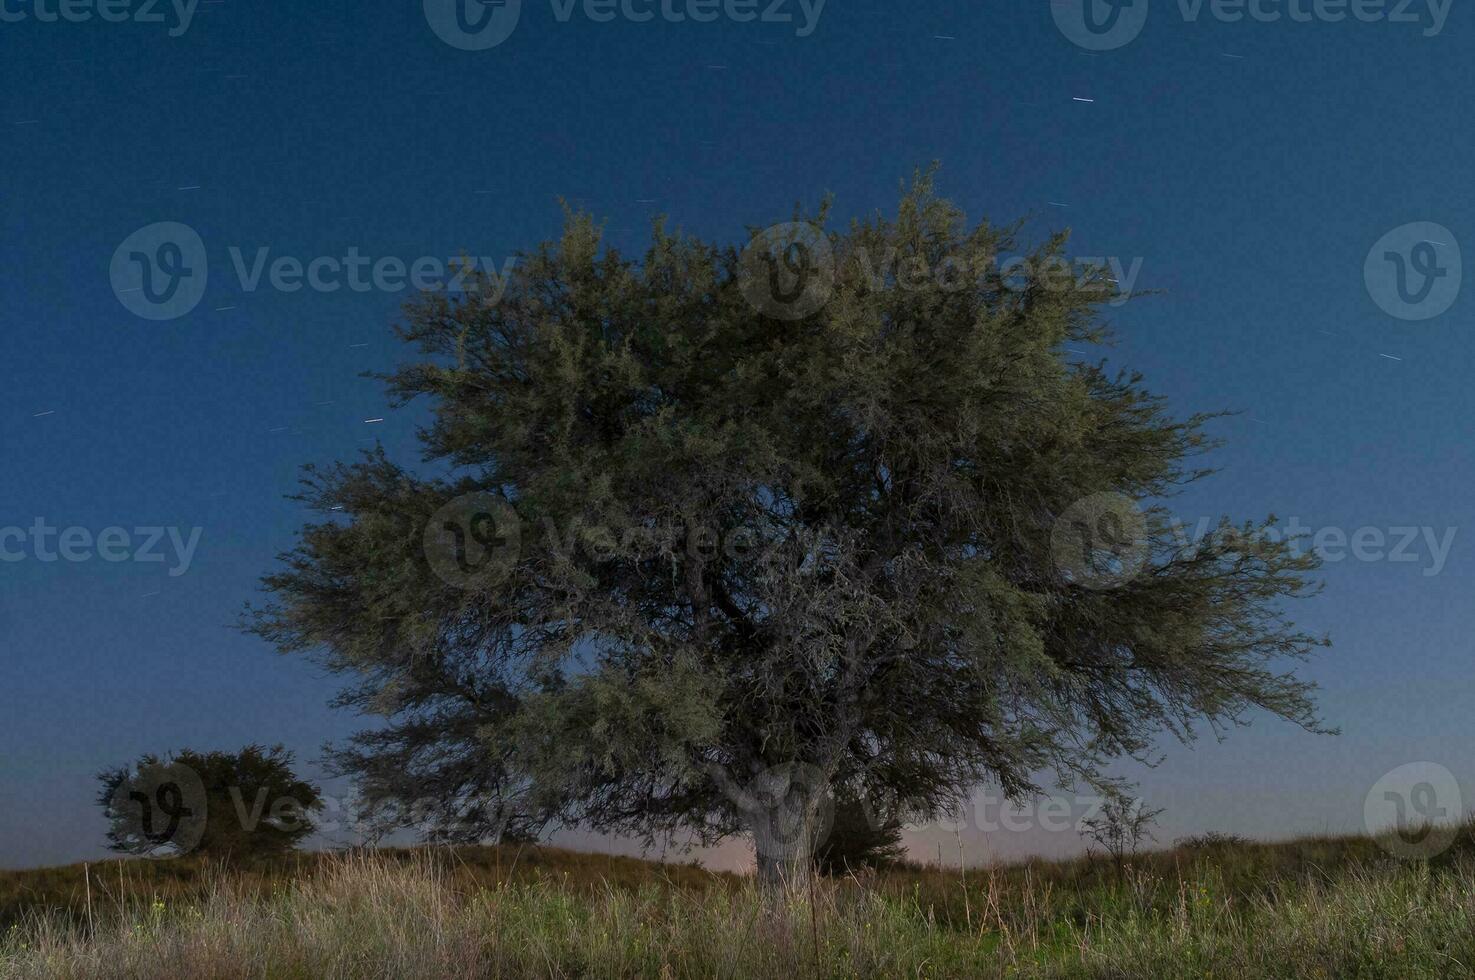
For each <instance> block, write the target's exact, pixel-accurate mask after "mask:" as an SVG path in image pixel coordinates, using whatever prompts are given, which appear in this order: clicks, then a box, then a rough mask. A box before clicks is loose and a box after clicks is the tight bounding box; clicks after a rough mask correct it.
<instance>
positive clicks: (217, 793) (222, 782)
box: [98, 745, 322, 862]
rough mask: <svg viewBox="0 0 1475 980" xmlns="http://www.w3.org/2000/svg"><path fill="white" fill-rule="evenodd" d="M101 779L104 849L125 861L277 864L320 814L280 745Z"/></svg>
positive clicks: (139, 765) (177, 756)
mask: <svg viewBox="0 0 1475 980" xmlns="http://www.w3.org/2000/svg"><path fill="white" fill-rule="evenodd" d="M98 778H99V780H100V781H101V783H102V788H101V791H100V792H99V793H98V804H99V805H100V806H102V808H103V812H104V814H105V815H106V816H107V819H108V831H107V838H108V846H109V847H110V848H111V849H112V850H115V851H121V852H123V853H126V854H139V855H156V854H164V855H183V854H192V853H193V854H201V855H204V856H207V857H209V858H212V859H217V860H228V861H234V862H240V861H249V860H252V859H256V858H267V857H276V856H279V855H281V854H283V853H285V852H287V851H290V850H292V849H293V848H295V847H296V846H297V845H298V844H300V843H301V842H302V840H303V839H304V838H306V837H307V836H309V835H310V834H311V833H312V832H313V824H312V820H311V816H312V814H313V813H314V812H316V811H317V810H319V809H321V807H322V798H321V797H320V796H319V794H318V790H317V788H316V787H314V786H312V785H310V784H308V783H306V782H303V781H302V780H300V779H298V778H297V776H296V775H294V774H293V772H292V754H291V753H290V752H288V751H286V749H284V748H283V747H282V746H280V745H278V746H274V747H272V748H270V749H268V748H265V747H263V746H260V745H248V746H247V747H246V748H244V749H242V750H241V751H240V752H195V751H193V750H191V749H185V750H183V751H180V752H176V753H174V754H173V755H171V756H169V757H167V758H164V757H160V756H157V755H152V754H148V755H144V756H142V757H141V758H139V759H138V761H137V762H135V763H133V764H132V765H127V766H119V767H117V768H115V769H108V770H105V771H104V772H102V773H101V774H100V775H99V777H98Z"/></svg>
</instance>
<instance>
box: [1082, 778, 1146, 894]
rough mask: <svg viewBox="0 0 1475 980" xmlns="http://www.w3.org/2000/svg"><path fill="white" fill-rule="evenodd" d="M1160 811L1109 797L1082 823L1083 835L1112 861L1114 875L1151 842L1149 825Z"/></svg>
mask: <svg viewBox="0 0 1475 980" xmlns="http://www.w3.org/2000/svg"><path fill="white" fill-rule="evenodd" d="M1162 812H1163V811H1162V809H1161V808H1158V809H1156V810H1154V809H1151V808H1149V807H1146V806H1144V805H1143V803H1142V801H1141V800H1139V799H1134V798H1132V797H1128V796H1122V795H1119V794H1112V795H1110V796H1109V797H1107V800H1106V802H1105V803H1103V804H1102V805H1101V809H1100V810H1098V811H1096V813H1094V814H1092V815H1091V816H1089V817H1087V818H1086V819H1085V820H1083V821H1082V822H1081V830H1082V832H1083V833H1084V834H1085V835H1086V836H1087V837H1089V838H1090V839H1091V840H1092V841H1094V842H1095V843H1096V844H1097V845H1099V846H1100V847H1101V848H1102V849H1103V850H1104V851H1106V853H1107V854H1108V855H1109V856H1110V857H1111V860H1112V864H1113V865H1114V866H1115V867H1116V869H1117V873H1118V874H1121V872H1122V871H1123V870H1124V869H1125V868H1126V864H1127V860H1128V859H1129V858H1132V857H1135V856H1136V854H1137V852H1138V851H1139V850H1141V848H1142V845H1143V844H1145V843H1146V842H1147V841H1150V840H1154V839H1155V838H1154V837H1153V836H1152V825H1153V824H1154V823H1156V822H1157V818H1158V815H1159V814H1161V813H1162Z"/></svg>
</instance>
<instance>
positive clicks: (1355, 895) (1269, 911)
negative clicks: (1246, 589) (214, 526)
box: [0, 834, 1475, 978]
mask: <svg viewBox="0 0 1475 980" xmlns="http://www.w3.org/2000/svg"><path fill="white" fill-rule="evenodd" d="M110 879H112V880H111V881H110ZM89 888H90V889H91V911H90V914H89V911H88V902H87V892H88V889H89ZM0 902H3V905H0V908H3V909H4V914H5V915H6V917H7V919H8V921H9V923H10V924H9V925H8V926H7V927H5V928H4V929H3V930H0V937H3V938H0V977H17V978H20V977H26V978H29V977H43V976H46V977H50V976H60V977H67V976H75V977H84V976H85V977H92V976H102V977H151V978H160V977H164V978H168V977H187V976H221V977H234V976H260V977H266V976H271V977H275V976H291V977H298V976H301V977H310V976H311V977H316V976H343V977H350V976H353V977H357V976H396V977H398V976H406V977H441V976H451V977H479V976H508V977H520V976H560V977H563V976H567V977H574V976H650V977H674V976H702V977H706V976H726V977H731V976H773V975H784V974H794V975H804V976H835V977H840V976H878V977H879V976H897V975H907V976H938V977H942V976H958V977H963V976H1022V977H1055V976H1090V977H1127V976H1134V977H1135V976H1144V977H1145V976H1189V975H1192V976H1231V975H1232V976H1234V977H1236V978H1243V977H1259V976H1264V977H1269V976H1306V977H1342V976H1386V977H1410V976H1414V977H1417V976H1429V977H1435V976H1451V975H1469V974H1471V973H1472V972H1475V848H1472V847H1471V846H1470V836H1469V835H1468V834H1465V835H1462V837H1461V839H1460V841H1459V842H1458V843H1457V845H1456V846H1455V847H1454V848H1452V849H1451V850H1450V851H1448V852H1446V853H1445V854H1444V855H1443V856H1442V857H1441V858H1440V859H1439V860H1437V861H1435V862H1429V863H1424V862H1419V863H1405V862H1399V861H1396V860H1394V859H1392V858H1389V857H1387V856H1386V855H1385V854H1384V853H1383V851H1382V850H1381V849H1380V848H1379V847H1378V846H1377V844H1376V842H1375V841H1372V840H1370V839H1367V838H1308V839H1302V840H1296V841H1289V842H1284V843H1277V844H1250V843H1242V842H1230V843H1227V844H1210V845H1208V846H1199V847H1181V848H1177V849H1174V850H1171V851H1163V852H1157V853H1153V854H1148V855H1143V856H1142V857H1140V858H1139V859H1137V860H1136V861H1134V862H1132V863H1131V864H1130V865H1129V866H1128V867H1125V868H1118V867H1116V866H1114V865H1112V864H1111V863H1109V862H1104V861H1099V860H1076V861H1066V862H1031V863H1026V864H1020V865H1014V866H1010V867H1006V868H998V869H992V870H971V871H967V872H963V873H960V872H958V871H957V870H943V869H938V868H908V869H903V870H899V871H896V872H893V873H888V874H885V875H880V876H872V877H863V878H858V879H848V880H845V881H838V882H825V883H822V884H821V885H820V886H819V887H817V888H816V889H814V890H813V892H812V893H811V892H805V893H803V894H798V895H794V896H791V897H790V898H789V900H788V901H786V902H785V903H783V904H782V905H780V906H778V907H775V906H773V905H771V904H767V905H766V904H765V903H764V901H763V900H762V898H761V896H759V895H757V894H756V893H755V892H754V890H753V888H752V886H751V884H750V883H749V882H747V881H746V880H744V879H742V878H739V877H736V876H733V875H725V874H715V873H711V872H707V871H704V870H702V869H699V868H696V867H693V866H690V865H657V864H651V863H647V862H642V861H638V860H635V859H631V858H618V857H608V856H605V855H593V854H579V853H574V852H569V851H562V850H556V849H551V848H529V849H525V850H523V851H522V852H521V853H520V854H519V852H518V850H517V849H515V848H463V849H457V850H455V851H442V852H427V851H416V850H398V851H378V852H373V853H370V854H357V855H350V856H323V855H304V856H301V857H299V858H296V859H294V860H293V861H292V862H290V863H286V864H281V865H277V866H274V867H263V868H257V869H253V870H250V871H246V872H241V873H232V874H229V875H227V874H222V873H220V872H219V870H218V869H212V868H208V867H204V866H201V865H199V864H193V863H190V862H142V861H136V862H122V863H119V862H111V863H109V864H107V865H93V866H92V867H91V868H90V869H89V870H88V873H87V876H86V877H84V876H83V871H82V869H81V868H80V867H72V868H59V869H50V870H46V871H33V872H18V873H13V874H9V875H6V876H4V877H3V878H0Z"/></svg>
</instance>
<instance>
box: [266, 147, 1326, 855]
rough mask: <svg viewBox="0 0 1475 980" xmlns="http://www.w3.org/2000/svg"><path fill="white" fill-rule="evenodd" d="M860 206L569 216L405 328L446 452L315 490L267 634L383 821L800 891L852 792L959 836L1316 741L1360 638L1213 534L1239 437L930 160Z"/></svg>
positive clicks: (1308, 568) (412, 367) (1063, 260)
mask: <svg viewBox="0 0 1475 980" xmlns="http://www.w3.org/2000/svg"><path fill="white" fill-rule="evenodd" d="M828 210H829V209H828V207H825V208H821V209H820V211H819V212H818V213H817V214H814V215H812V216H809V217H807V218H805V217H802V216H798V215H796V218H795V220H794V221H793V222H790V223H787V224H785V225H781V226H777V227H776V228H773V229H769V230H766V231H762V230H755V231H752V232H751V233H750V238H751V241H749V242H747V243H746V245H745V247H742V248H739V247H736V246H726V245H721V244H715V243H708V242H704V241H700V240H698V239H696V238H693V237H690V236H686V235H681V234H676V233H672V232H670V231H668V230H667V229H666V228H665V226H664V225H663V224H660V223H658V224H657V225H656V226H655V228H654V230H653V235H652V240H651V242H650V245H649V247H648V249H647V250H646V251H645V253H644V254H643V255H642V256H640V257H639V258H638V259H632V258H629V257H627V256H625V255H622V254H621V253H620V252H619V251H618V250H617V249H615V248H613V247H610V246H608V245H607V243H605V242H604V241H603V237H602V233H601V229H600V228H599V227H598V226H597V225H596V223H595V222H594V221H593V220H592V219H590V218H589V217H588V216H587V215H582V214H570V215H569V216H568V218H567V220H566V223H565V227H564V229H563V233H562V237H561V238H560V239H559V240H558V241H556V242H549V243H544V244H543V245H541V246H539V247H538V248H536V249H535V250H533V251H531V252H529V253H527V254H525V255H523V256H522V257H521V259H520V261H519V262H518V264H517V266H516V268H515V269H514V271H513V272H512V273H511V274H510V277H509V281H507V282H505V283H497V284H492V283H487V282H483V283H482V285H483V287H484V288H483V289H482V290H481V291H480V292H479V293H478V292H472V293H468V294H466V295H461V296H453V295H448V294H445V293H431V294H425V295H423V296H421V297H420V298H418V299H417V300H416V301H414V302H413V303H412V304H410V305H409V306H408V307H407V309H406V319H405V322H404V323H403V324H402V326H401V327H400V332H401V335H402V337H403V339H404V340H405V341H406V342H407V343H408V344H409V345H411V346H412V347H413V348H414V349H415V351H416V352H417V356H416V357H415V358H414V359H413V360H411V361H410V362H409V363H406V364H405V365H403V366H401V367H400V368H399V369H398V370H396V371H395V372H394V373H393V374H391V375H389V376H387V378H386V382H387V385H388V388H389V390H390V392H391V393H392V395H393V396H394V398H395V399H396V401H397V403H398V404H401V405H403V404H408V403H412V402H417V401H419V402H421V403H423V404H424V405H425V406H426V407H427V408H428V410H429V413H430V416H429V417H430V422H429V424H428V425H427V426H426V427H425V428H424V429H423V431H422V432H421V435H420V438H421V440H422V442H423V448H424V461H423V462H424V463H425V464H426V465H425V466H423V467H421V468H419V469H416V468H413V467H411V466H407V465H405V464H403V463H401V462H398V461H395V460H391V459H390V458H389V457H388V456H387V455H386V454H385V453H384V452H383V451H382V449H381V450H375V451H373V452H370V453H368V454H367V455H366V456H365V457H364V458H362V459H361V460H359V461H356V462H352V463H339V464H334V465H330V466H326V467H321V468H313V467H309V469H308V472H307V475H306V478H305V489H304V492H303V494H302V499H303V500H304V501H305V502H306V503H307V504H309V505H310V506H312V507H314V508H316V509H317V510H318V511H320V512H321V514H322V517H321V518H320V519H319V520H317V521H315V522H314V523H311V524H309V525H307V526H306V527H305V528H304V529H303V530H302V533H301V542H300V546H299V547H298V548H297V549H296V550H294V551H293V552H291V553H289V554H287V555H285V556H283V558H284V565H283V567H282V568H281V569H280V570H278V571H276V572H274V573H272V574H270V575H268V576H267V577H266V578H265V580H264V582H265V586H266V589H267V590H268V592H269V593H270V596H271V599H270V603H269V605H267V606H266V607H265V608H262V609H259V610H256V611H255V618H254V620H253V628H254V629H255V630H256V631H258V632H259V633H260V634H261V635H263V636H265V637H266V638H268V639H270V640H271V641H273V642H274V643H275V644H276V645H278V646H279V647H280V649H282V650H283V651H286V652H297V653H306V654H311V655H314V656H318V657H320V658H321V659H322V662H324V663H325V664H326V665H327V666H328V667H329V668H331V669H332V670H335V671H338V672H341V673H342V674H343V675H344V676H345V677H346V678H348V679H350V681H351V685H350V686H349V687H348V689H347V690H346V691H345V693H344V695H343V697H342V702H341V703H342V704H344V705H346V706H350V707H352V708H356V709H359V710H361V711H363V712H365V713H367V714H369V715H372V716H376V717H377V718H378V719H379V721H378V722H377V723H376V725H374V726H373V727H371V728H369V729H368V730H366V731H365V732H364V733H362V734H361V735H360V736H359V737H358V738H357V739H356V740H355V741H354V742H352V743H351V744H348V745H345V746H342V747H340V749H339V751H338V754H337V756H336V759H337V762H338V764H339V766H340V768H341V769H342V770H343V771H345V772H348V773H350V774H354V775H357V776H359V777H360V780H361V788H362V789H363V790H364V791H365V792H366V793H367V794H368V795H369V796H370V797H371V798H372V799H376V800H377V801H378V802H380V803H381V804H383V805H384V807H385V808H386V810H385V812H386V813H387V814H388V817H387V818H388V819H398V820H402V821H407V820H408V819H409V814H410V811H411V810H412V809H418V812H419V819H421V820H422V821H424V820H428V821H429V824H430V826H431V828H432V829H434V828H452V831H451V833H453V834H461V835H463V836H464V835H469V836H477V835H483V836H485V835H494V834H496V833H499V832H501V831H503V830H505V829H508V828H521V829H524V830H526V829H527V828H530V827H531V828H537V827H541V826H543V825H544V824H545V823H547V822H548V821H562V822H567V823H575V824H581V825H585V826H589V827H592V828H597V829H601V830H607V831H616V832H624V833H635V834H646V835H654V834H660V833H664V832H668V831H681V830H686V831H691V832H694V833H695V834H696V835H697V837H698V838H699V839H702V840H711V839H716V838H720V837H723V836H726V835H729V834H733V833H736V832H743V831H746V832H749V833H752V834H753V835H754V838H755V842H756V847H757V852H758V861H759V870H760V873H761V874H762V876H763V877H764V878H765V879H766V880H774V879H777V878H778V877H780V876H783V875H786V874H802V873H803V871H802V869H803V868H806V867H808V865H809V862H810V857H811V854H812V852H813V849H814V847H815V844H816V842H817V841H816V838H817V837H818V836H819V834H820V833H821V831H820V829H819V828H820V827H821V825H822V824H823V822H824V821H823V820H822V819H821V815H820V811H821V809H822V808H823V805H824V801H825V800H827V799H829V798H831V795H832V794H833V793H834V792H835V791H836V790H837V789H843V790H844V792H845V793H846V794H847V795H850V796H853V797H863V798H866V799H869V800H892V801H895V802H896V806H898V807H902V808H904V809H905V811H906V812H907V813H909V814H912V815H914V816H916V817H918V818H923V817H927V816H930V815H935V814H937V813H939V812H941V811H943V810H945V809H947V808H949V807H950V806H952V805H954V804H956V803H957V801H959V799H960V798H961V797H962V796H963V795H964V794H966V793H967V792H968V791H969V790H970V789H972V788H973V787H976V786H978V785H981V784H991V785H994V786H997V787H1000V788H1002V790H1003V791H1004V792H1005V793H1007V794H1010V795H1012V796H1016V797H1017V796H1022V795H1026V794H1029V793H1030V792H1032V791H1033V790H1034V789H1035V787H1036V785H1037V783H1038V782H1039V781H1040V780H1041V779H1045V778H1054V779H1057V780H1060V781H1074V780H1079V779H1086V780H1094V779H1098V778H1100V774H1101V767H1102V765H1104V764H1105V763H1107V762H1109V761H1110V760H1112V759H1115V758H1118V757H1121V756H1124V755H1139V754H1141V753H1144V752H1146V751H1147V750H1148V749H1149V748H1150V747H1151V746H1152V745H1153V744H1154V741H1155V740H1156V739H1157V738H1159V737H1161V736H1163V735H1165V734H1167V735H1172V736H1178V737H1181V738H1184V739H1189V738H1192V737H1194V734H1195V732H1196V730H1197V729H1198V728H1199V727H1200V726H1205V725H1206V726H1209V727H1210V728H1213V729H1216V730H1217V729H1219V728H1221V727H1222V726H1225V725H1227V724H1232V723H1235V722H1238V721H1240V720H1242V719H1243V718H1244V717H1245V715H1246V713H1247V712H1250V711H1252V710H1257V709H1258V710H1263V711H1266V712H1269V713H1271V714H1273V715H1279V716H1281V717H1283V718H1287V719H1290V720H1291V721H1293V722H1296V723H1298V724H1301V725H1304V726H1307V727H1311V728H1315V727H1316V724H1317V722H1316V718H1315V715H1314V706H1313V703H1312V700H1311V693H1312V692H1311V689H1310V687H1309V685H1308V684H1306V683H1305V682H1303V681H1302V680H1301V679H1299V678H1298V677H1296V676H1295V674H1294V673H1293V671H1292V669H1291V667H1289V666H1287V664H1292V665H1293V662H1294V661H1295V660H1296V659H1298V658H1302V657H1304V656H1305V655H1307V654H1308V653H1309V652H1311V650H1312V649H1313V648H1314V647H1315V646H1317V645H1319V644H1320V643H1322V642H1324V641H1321V640H1319V639H1317V638H1315V637H1312V636H1309V635H1307V634H1305V633H1303V632H1301V631H1299V630H1298V629H1297V628H1296V627H1295V626H1294V624H1293V623H1291V622H1290V621H1289V620H1288V619H1287V618H1286V617H1285V615H1284V612H1283V608H1282V607H1283V604H1284V602H1283V601H1284V600H1286V599H1289V598H1293V597H1298V596H1302V595H1305V594H1308V593H1309V592H1310V591H1312V589H1313V583H1312V582H1311V581H1310V580H1309V578H1308V577H1307V576H1308V573H1310V572H1312V571H1313V570H1314V565H1315V559H1314V558H1313V557H1311V556H1310V555H1301V554H1297V553H1296V551H1295V549H1293V548H1292V547H1290V546H1289V544H1288V543H1286V542H1283V541H1277V540H1274V539H1273V538H1272V537H1268V536H1264V535H1259V534H1257V533H1256V532H1257V531H1258V530H1260V529H1261V528H1262V527H1264V526H1265V522H1258V523H1248V524H1236V523H1232V522H1230V521H1228V520H1227V519H1226V520H1224V521H1223V522H1221V523H1220V524H1219V525H1218V527H1217V528H1216V529H1215V530H1214V531H1213V532H1212V533H1210V534H1209V535H1208V536H1207V537H1205V538H1204V539H1203V540H1202V541H1197V542H1185V541H1181V540H1179V539H1178V537H1177V536H1175V534H1174V533H1173V527H1172V525H1171V523H1170V516H1171V513H1170V511H1169V509H1168V504H1167V501H1168V500H1169V498H1170V497H1171V496H1172V495H1173V494H1174V493H1176V492H1177V491H1179V490H1180V489H1181V488H1182V487H1183V486H1185V485H1186V484H1188V483H1191V482H1193V481H1195V480H1198V479H1200V478H1202V477H1203V476H1205V475H1207V473H1208V470H1206V469H1205V468H1203V467H1201V466H1197V465H1195V459H1196V457H1198V456H1199V455H1200V454H1201V453H1202V452H1203V451H1204V450H1206V449H1208V448H1209V447H1210V446H1211V445H1212V442H1211V440H1209V439H1208V437H1207V436H1206V434H1205V432H1204V426H1205V424H1206V423H1207V422H1208V421H1209V420H1210V418H1211V417H1212V416H1209V415H1203V414H1195V415H1189V416H1187V417H1183V418H1178V417H1175V416H1174V415H1173V414H1171V413H1170V412H1169V411H1168V407H1167V406H1166V404H1165V403H1164V401H1163V400H1162V399H1161V398H1160V397H1158V396H1155V395H1154V394H1152V393H1151V392H1149V391H1148V390H1146V389H1145V388H1144V386H1143V385H1142V382H1141V379H1140V378H1139V377H1137V376H1135V375H1132V374H1121V373H1114V372H1111V371H1109V370H1108V369H1107V368H1106V367H1105V365H1104V363H1095V364H1093V363H1088V362H1085V361H1083V360H1081V359H1080V358H1079V357H1076V356H1073V355H1072V354H1071V353H1070V352H1069V351H1068V350H1067V347H1070V346H1073V345H1075V346H1078V345H1081V344H1085V343H1094V342H1100V341H1103V340H1105V339H1106V338H1107V329H1106V325H1105V323H1104V320H1103V315H1104V312H1105V311H1106V310H1107V309H1108V308H1109V307H1108V304H1115V303H1119V302H1120V301H1121V300H1122V299H1123V298H1124V297H1123V294H1122V292H1121V291H1120V289H1119V288H1118V286H1117V285H1116V284H1115V283H1114V282H1113V281H1112V279H1111V277H1110V275H1109V270H1108V269H1106V268H1104V267H1103V266H1101V265H1099V264H1089V263H1088V264H1085V265H1082V264H1080V263H1072V262H1070V261H1069V259H1068V256H1067V253H1066V251H1065V248H1066V241H1067V239H1066V236H1065V235H1056V236H1053V237H1050V238H1048V239H1047V240H1046V241H1044V242H1043V243H1041V244H1038V245H1036V246H1034V247H1032V248H1030V249H1028V250H1027V251H1020V246H1019V245H1018V244H1017V243H1016V237H1017V236H1018V234H1019V226H1015V227H1002V228H1001V227H997V226H994V225H991V224H988V223H986V222H985V223H981V224H976V225H970V224H969V223H968V222H966V221H965V219H964V216H963V214H962V213H961V212H960V210H959V209H958V208H957V207H956V206H954V205H953V204H951V203H949V202H948V201H946V200H944V199H941V198H940V197H938V196H937V195H936V194H935V192H934V188H933V183H932V179H931V177H930V176H922V177H920V178H918V179H917V180H916V181H915V182H914V183H913V185H912V186H911V187H910V188H908V189H906V190H905V191H904V193H903V196H902V199H901V202H900V206H899V208H898V210H897V212H896V214H895V216H894V217H891V218H883V217H881V216H876V217H873V218H870V219H868V220H860V221H856V222H854V223H852V224H851V225H850V226H849V227H848V228H847V229H845V230H843V231H835V230H827V225H828V218H829V215H828ZM1016 254H1017V255H1018V256H1019V258H1020V261H1018V262H1014V263H1005V262H1001V261H1000V259H1001V258H1003V257H1006V256H1011V255H1016ZM474 275H475V274H474ZM483 275H484V274H483ZM494 286H495V288H494ZM503 286H505V291H502V289H501V287H503ZM483 295H484V296H500V299H499V300H498V301H496V302H489V301H483V300H482V299H480V297H481V296H483ZM887 812H891V808H887Z"/></svg>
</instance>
